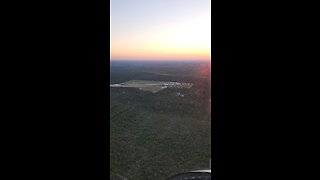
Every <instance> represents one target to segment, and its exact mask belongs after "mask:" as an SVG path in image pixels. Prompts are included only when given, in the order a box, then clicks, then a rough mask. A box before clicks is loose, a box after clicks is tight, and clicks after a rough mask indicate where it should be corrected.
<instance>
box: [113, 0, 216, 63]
mask: <svg viewBox="0 0 320 180" xmlns="http://www.w3.org/2000/svg"><path fill="white" fill-rule="evenodd" d="M210 7H211V4H210V0H111V6H110V12H111V15H110V18H111V19H110V23H111V24H110V28H111V31H110V32H111V34H110V43H111V44H110V48H111V50H110V51H111V54H110V56H111V57H110V59H111V60H211V57H210V49H211V42H210V41H211V8H210Z"/></svg>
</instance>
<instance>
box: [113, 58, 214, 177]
mask: <svg viewBox="0 0 320 180" xmlns="http://www.w3.org/2000/svg"><path fill="white" fill-rule="evenodd" d="M153 72H154V73H153ZM110 75H111V79H110V84H112V85H115V84H118V86H138V87H134V88H110V179H115V180H117V179H129V180H135V179H136V180H138V179H139V180H142V179H155V180H157V179H160V180H161V179H165V178H166V177H168V176H170V175H172V174H175V173H180V172H184V171H189V170H196V169H203V168H209V160H210V158H211V80H210V64H208V63H200V62H184V63H183V62H180V63H170V62H166V63H157V62H155V63H145V62H119V63H111V69H110ZM164 82H188V83H192V86H191V84H189V85H190V88H184V87H183V88H173V87H172V88H165V89H164V90H161V91H157V92H156V93H150V92H152V88H154V86H163V83H164ZM146 84H149V85H150V84H153V85H152V86H151V89H150V90H149V89H148V87H147V85H146ZM141 86H142V88H144V89H143V90H139V88H141ZM146 88H147V89H146ZM177 94H183V95H184V97H183V98H182V97H181V96H177Z"/></svg>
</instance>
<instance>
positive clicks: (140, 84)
mask: <svg viewBox="0 0 320 180" xmlns="http://www.w3.org/2000/svg"><path fill="white" fill-rule="evenodd" d="M192 85H193V84H192V83H180V82H165V81H146V80H130V81H127V82H124V83H120V84H111V85H110V87H131V88H138V89H139V90H143V91H150V92H153V93H156V92H158V91H161V90H163V89H166V88H172V87H173V88H191V87H192Z"/></svg>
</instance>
